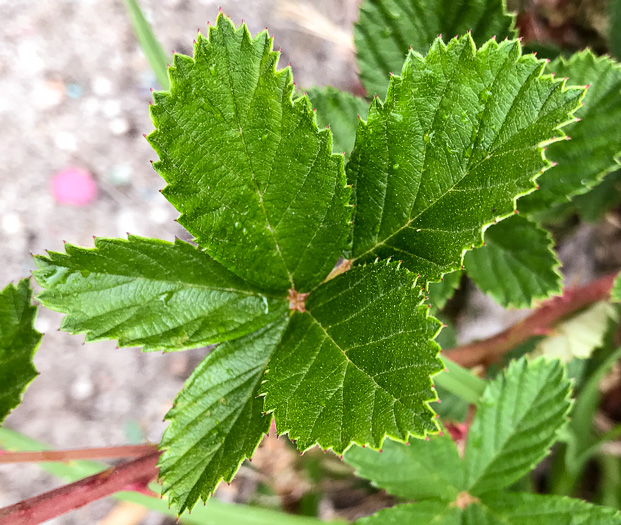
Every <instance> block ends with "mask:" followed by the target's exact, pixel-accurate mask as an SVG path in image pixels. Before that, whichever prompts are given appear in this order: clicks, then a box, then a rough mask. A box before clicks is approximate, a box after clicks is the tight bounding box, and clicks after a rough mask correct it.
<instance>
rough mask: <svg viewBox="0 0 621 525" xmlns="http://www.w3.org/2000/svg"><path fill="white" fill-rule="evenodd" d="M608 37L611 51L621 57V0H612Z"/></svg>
mask: <svg viewBox="0 0 621 525" xmlns="http://www.w3.org/2000/svg"><path fill="white" fill-rule="evenodd" d="M609 15H610V18H609V22H608V23H609V29H608V39H609V41H610V42H609V43H610V51H612V54H613V55H614V56H615V57H616V58H619V59H621V0H610V6H609Z"/></svg>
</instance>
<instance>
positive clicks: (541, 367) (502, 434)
mask: <svg viewBox="0 0 621 525" xmlns="http://www.w3.org/2000/svg"><path fill="white" fill-rule="evenodd" d="M569 391H570V382H569V381H568V380H567V379H566V378H565V371H564V368H563V366H562V365H561V363H560V362H559V361H557V360H554V361H546V360H544V359H537V360H535V361H532V362H529V361H527V360H526V359H525V358H522V359H520V360H519V361H514V362H512V363H511V364H510V365H509V368H508V369H507V370H506V371H505V373H504V374H502V375H500V376H499V377H497V378H496V379H494V381H492V382H491V383H490V384H489V386H488V387H487V389H486V390H485V392H484V394H483V396H482V397H481V399H480V401H479V403H478V404H477V413H476V417H475V420H474V422H473V423H472V426H471V427H470V431H469V433H468V441H467V444H466V454H465V470H466V487H467V490H468V492H470V493H471V494H473V495H475V496H479V495H480V494H483V493H485V492H489V491H493V490H499V489H502V488H504V487H507V486H509V485H510V484H511V483H513V482H515V481H516V480H518V479H519V478H520V477H522V476H523V475H524V474H526V473H528V472H529V471H530V470H531V469H532V468H533V467H534V466H535V465H536V464H537V463H538V462H539V461H540V460H541V459H543V458H544V457H545V456H546V455H547V453H548V451H549V448H550V446H551V445H552V443H553V442H554V439H555V436H556V433H557V431H558V430H559V428H560V427H561V426H563V425H564V424H565V422H566V421H567V412H568V411H569V409H570V406H571V403H570V400H569Z"/></svg>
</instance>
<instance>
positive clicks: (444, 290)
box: [428, 271, 464, 310]
mask: <svg viewBox="0 0 621 525" xmlns="http://www.w3.org/2000/svg"><path fill="white" fill-rule="evenodd" d="M463 276H464V273H463V272H461V271H458V272H451V273H447V274H444V276H443V277H442V280H441V282H439V283H431V284H429V286H428V292H429V304H431V306H432V308H434V309H438V310H439V309H442V308H444V307H445V306H446V303H447V302H448V300H449V299H450V298H451V297H453V295H454V294H455V290H457V288H459V284H460V283H461V278H462V277H463Z"/></svg>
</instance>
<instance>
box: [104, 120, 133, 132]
mask: <svg viewBox="0 0 621 525" xmlns="http://www.w3.org/2000/svg"><path fill="white" fill-rule="evenodd" d="M108 129H109V130H110V132H111V133H112V134H113V135H123V134H124V133H127V132H128V131H129V122H128V121H127V119H124V118H122V117H119V118H115V119H114V120H111V121H110V124H108Z"/></svg>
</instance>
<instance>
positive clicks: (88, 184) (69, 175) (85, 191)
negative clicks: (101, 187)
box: [52, 168, 97, 206]
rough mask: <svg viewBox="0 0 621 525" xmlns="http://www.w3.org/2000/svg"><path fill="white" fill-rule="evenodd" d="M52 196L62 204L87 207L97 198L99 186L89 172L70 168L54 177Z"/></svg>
mask: <svg viewBox="0 0 621 525" xmlns="http://www.w3.org/2000/svg"><path fill="white" fill-rule="evenodd" d="M52 194H53V195H54V198H55V199H56V201H57V202H59V203H60V204H73V205H74V206H85V205H87V204H89V203H91V202H92V201H93V200H94V199H95V197H96V196H97V185H96V184H95V181H94V180H93V178H92V177H91V174H90V173H89V172H88V171H86V170H83V169H81V168H68V169H66V170H63V171H59V172H58V173H57V174H56V175H54V177H52Z"/></svg>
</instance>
